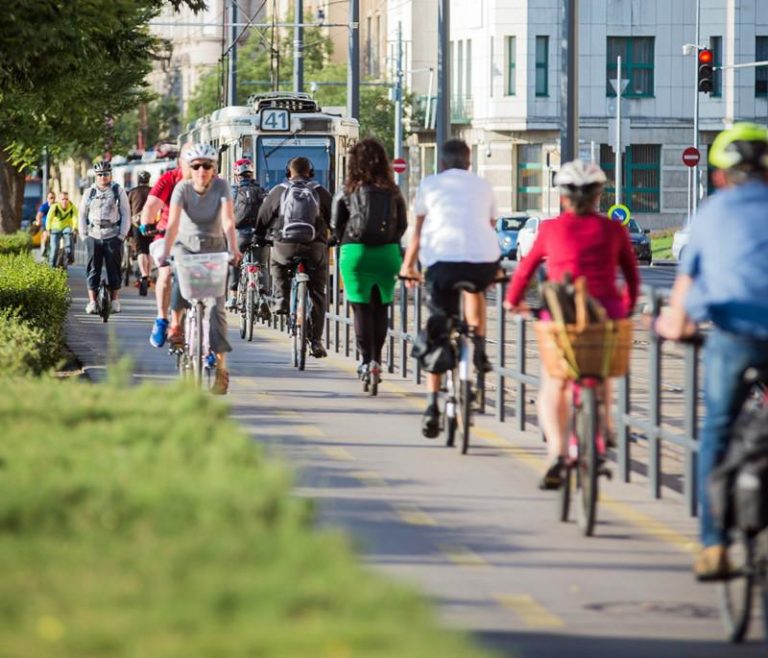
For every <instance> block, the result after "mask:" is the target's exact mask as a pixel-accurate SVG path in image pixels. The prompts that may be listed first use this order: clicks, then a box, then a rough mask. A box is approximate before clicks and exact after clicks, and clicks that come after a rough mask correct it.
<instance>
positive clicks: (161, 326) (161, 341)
mask: <svg viewBox="0 0 768 658" xmlns="http://www.w3.org/2000/svg"><path fill="white" fill-rule="evenodd" d="M167 333H168V320H166V319H165V318H157V319H156V320H155V324H154V326H153V327H152V333H151V334H150V335H149V342H150V344H151V345H152V347H162V346H163V345H165V338H166V334H167Z"/></svg>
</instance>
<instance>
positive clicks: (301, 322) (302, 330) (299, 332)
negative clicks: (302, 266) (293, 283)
mask: <svg viewBox="0 0 768 658" xmlns="http://www.w3.org/2000/svg"><path fill="white" fill-rule="evenodd" d="M296 301H297V303H296V342H297V346H298V357H299V358H298V368H299V370H304V368H305V367H306V365H307V283H306V281H301V282H299V287H298V291H297V300H296Z"/></svg>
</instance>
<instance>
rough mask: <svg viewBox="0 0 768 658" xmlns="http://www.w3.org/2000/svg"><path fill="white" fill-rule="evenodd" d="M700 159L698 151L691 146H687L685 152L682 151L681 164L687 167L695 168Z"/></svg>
mask: <svg viewBox="0 0 768 658" xmlns="http://www.w3.org/2000/svg"><path fill="white" fill-rule="evenodd" d="M700 158H701V153H699V149H697V148H694V147H693V146H689V147H688V148H687V149H685V151H683V164H685V165H686V166H688V167H695V166H696V165H697V164H699V159H700Z"/></svg>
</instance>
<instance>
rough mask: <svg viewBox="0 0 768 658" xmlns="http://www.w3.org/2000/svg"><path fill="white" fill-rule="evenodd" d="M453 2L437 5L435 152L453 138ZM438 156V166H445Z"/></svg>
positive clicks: (442, 0)
mask: <svg viewBox="0 0 768 658" xmlns="http://www.w3.org/2000/svg"><path fill="white" fill-rule="evenodd" d="M450 31H451V2H450V0H438V4H437V104H436V107H435V152H436V153H438V154H439V153H440V148H441V147H442V145H443V144H445V142H447V141H448V140H449V139H450V138H451V104H450V62H449V59H448V58H449V50H450V48H449V43H450ZM440 160H441V159H440V156H439V155H438V166H439V168H440V169H441V170H442V168H443V166H442V163H441V161H440Z"/></svg>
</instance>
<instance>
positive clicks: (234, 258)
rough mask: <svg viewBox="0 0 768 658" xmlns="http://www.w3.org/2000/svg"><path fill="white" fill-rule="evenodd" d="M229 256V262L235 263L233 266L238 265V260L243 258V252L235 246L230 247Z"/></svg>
mask: <svg viewBox="0 0 768 658" xmlns="http://www.w3.org/2000/svg"><path fill="white" fill-rule="evenodd" d="M230 256H231V259H230V262H231V263H232V265H235V266H237V265H239V264H240V261H241V260H243V254H242V253H241V251H240V250H239V249H238V248H237V247H233V248H232V251H231V252H230Z"/></svg>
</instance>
